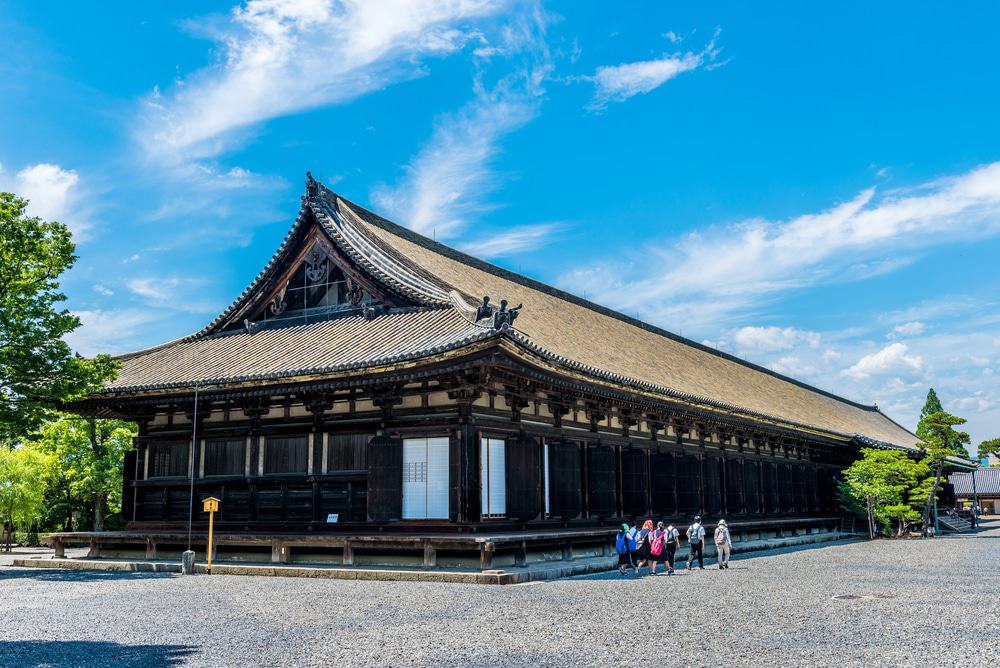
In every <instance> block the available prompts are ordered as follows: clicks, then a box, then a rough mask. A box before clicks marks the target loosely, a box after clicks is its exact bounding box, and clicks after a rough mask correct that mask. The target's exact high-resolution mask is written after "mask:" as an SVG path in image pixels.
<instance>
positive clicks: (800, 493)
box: [792, 464, 809, 513]
mask: <svg viewBox="0 0 1000 668" xmlns="http://www.w3.org/2000/svg"><path fill="white" fill-rule="evenodd" d="M792 491H793V492H794V493H795V512H798V513H804V512H807V511H808V510H809V498H808V492H807V489H806V467H805V466H802V465H801V464H800V465H795V466H793V467H792Z"/></svg>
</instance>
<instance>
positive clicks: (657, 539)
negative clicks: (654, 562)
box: [649, 529, 664, 557]
mask: <svg viewBox="0 0 1000 668" xmlns="http://www.w3.org/2000/svg"><path fill="white" fill-rule="evenodd" d="M663 535H664V532H663V531H660V530H659V529H657V530H656V531H654V532H653V540H652V542H651V544H650V546H649V553H650V554H651V555H653V556H654V557H658V556H660V555H661V554H663Z"/></svg>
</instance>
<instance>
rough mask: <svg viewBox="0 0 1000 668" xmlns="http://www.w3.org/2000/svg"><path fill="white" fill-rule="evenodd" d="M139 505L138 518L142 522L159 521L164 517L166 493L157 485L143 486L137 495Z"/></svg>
mask: <svg viewBox="0 0 1000 668" xmlns="http://www.w3.org/2000/svg"><path fill="white" fill-rule="evenodd" d="M136 497H137V499H138V502H139V507H138V509H137V512H136V519H137V520H139V521H141V522H159V521H161V520H163V519H164V517H165V512H164V505H165V501H166V494H165V493H164V490H163V489H160V488H157V487H142V488H140V489H139V490H138V493H137V495H136Z"/></svg>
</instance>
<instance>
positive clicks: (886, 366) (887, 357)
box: [843, 343, 924, 380]
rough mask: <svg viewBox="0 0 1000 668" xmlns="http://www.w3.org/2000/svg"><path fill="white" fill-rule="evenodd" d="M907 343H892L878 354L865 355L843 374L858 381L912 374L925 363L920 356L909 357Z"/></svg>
mask: <svg viewBox="0 0 1000 668" xmlns="http://www.w3.org/2000/svg"><path fill="white" fill-rule="evenodd" d="M908 351H909V348H907V346H906V344H905V343H890V344H889V345H887V346H886V347H884V348H882V349H881V350H879V351H878V352H875V353H871V354H870V355H865V356H864V357H862V358H861V359H859V360H858V361H857V362H856V363H855V364H854V366H852V367H850V368H848V369H845V370H844V371H843V374H844V375H845V376H849V377H851V378H854V379H856V380H863V379H865V378H869V377H871V376H880V375H886V374H895V373H900V372H903V373H912V372H914V371H920V370H921V369H922V368H923V364H924V361H923V359H922V358H921V357H920V356H919V355H908V354H907V352H908Z"/></svg>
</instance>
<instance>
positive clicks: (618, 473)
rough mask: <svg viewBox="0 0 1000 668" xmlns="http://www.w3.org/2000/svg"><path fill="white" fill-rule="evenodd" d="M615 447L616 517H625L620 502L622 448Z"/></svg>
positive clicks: (623, 505) (622, 504) (621, 501)
mask: <svg viewBox="0 0 1000 668" xmlns="http://www.w3.org/2000/svg"><path fill="white" fill-rule="evenodd" d="M614 447H615V460H616V461H617V462H618V466H617V469H618V470H617V471H616V474H615V480H616V487H617V489H616V490H615V504H616V509H617V511H618V517H625V503H624V501H623V500H622V486H623V482H622V446H620V445H616V446H614Z"/></svg>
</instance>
